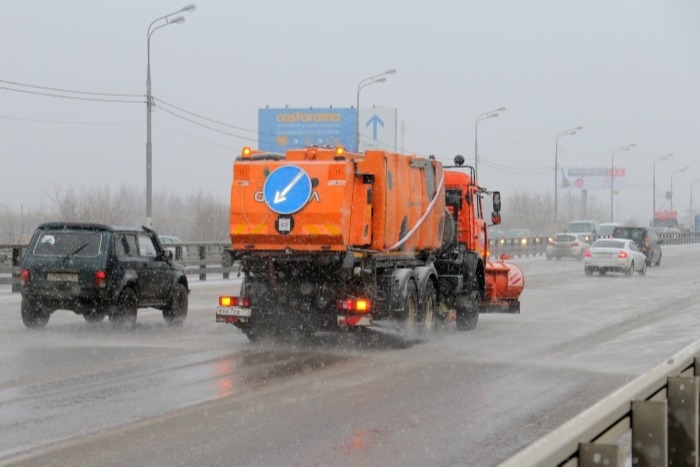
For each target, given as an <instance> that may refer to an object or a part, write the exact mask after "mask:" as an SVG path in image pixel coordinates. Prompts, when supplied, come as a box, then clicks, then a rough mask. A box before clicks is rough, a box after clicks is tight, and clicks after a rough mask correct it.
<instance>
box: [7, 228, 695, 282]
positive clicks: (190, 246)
mask: <svg viewBox="0 0 700 467" xmlns="http://www.w3.org/2000/svg"><path fill="white" fill-rule="evenodd" d="M659 238H660V239H661V240H663V245H681V244H689V243H700V232H675V233H664V234H659ZM547 240H548V239H547V237H527V238H518V239H490V240H489V253H490V255H491V257H492V258H498V257H500V256H501V255H502V254H507V255H509V256H511V257H512V258H520V257H523V256H525V257H528V256H544V255H545V254H546V252H547ZM228 247H229V244H228V243H223V242H183V243H179V244H169V245H166V248H168V249H172V248H174V249H175V259H176V260H178V261H180V262H181V263H182V264H183V265H184V266H185V268H186V269H187V275H197V276H199V280H207V275H211V274H223V275H224V278H225V279H228V278H229V275H230V273H232V272H234V273H237V272H238V267H237V265H225V264H224V263H223V262H222V253H223V251H224V250H225V249H227V248H228ZM26 248H27V245H26V244H0V285H7V284H12V287H13V291H16V290H19V289H18V287H19V264H20V261H21V259H22V254H23V252H24V250H25V249H26ZM183 248H186V249H187V252H188V253H187V258H185V259H184V260H183V259H182V256H183ZM193 252H196V254H195V255H193V254H192V253H193ZM5 256H7V258H4V257H5ZM193 256H194V258H193ZM10 257H11V259H10ZM3 258H4V261H3ZM190 258H193V259H190ZM8 259H10V264H7V262H8V261H7V260H8Z"/></svg>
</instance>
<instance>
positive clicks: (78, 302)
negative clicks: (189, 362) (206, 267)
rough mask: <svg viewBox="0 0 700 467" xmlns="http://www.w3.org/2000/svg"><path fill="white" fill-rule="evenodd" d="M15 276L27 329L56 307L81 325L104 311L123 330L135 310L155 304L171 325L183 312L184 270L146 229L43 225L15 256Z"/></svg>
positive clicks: (43, 320) (185, 296) (102, 315)
mask: <svg viewBox="0 0 700 467" xmlns="http://www.w3.org/2000/svg"><path fill="white" fill-rule="evenodd" d="M20 282H21V292H22V305H21V310H22V321H23V322H24V325H25V326H27V327H28V328H43V327H44V326H46V323H47V322H48V321H49V317H50V316H51V313H53V312H54V311H56V310H59V309H62V310H71V311H74V312H75V313H77V314H79V315H83V318H85V320H86V321H87V322H89V323H96V322H99V321H102V320H103V319H104V318H105V316H108V317H109V320H110V321H111V322H113V323H114V324H115V325H116V326H118V327H123V328H131V327H133V326H134V325H135V323H136V311H137V309H138V308H146V307H153V308H157V309H160V310H162V312H163V318H164V319H165V321H166V322H167V323H168V324H172V325H180V324H182V323H183V322H184V321H185V318H186V317H187V306H188V295H189V287H188V284H187V277H186V276H185V268H184V267H183V266H182V265H181V264H179V263H176V262H174V261H173V254H172V252H170V251H168V250H166V249H165V248H163V246H162V245H161V243H160V241H159V240H158V235H157V234H156V233H155V232H154V231H152V230H150V229H148V228H146V227H139V228H125V227H112V226H108V225H102V224H93V223H76V222H48V223H44V224H42V225H40V226H39V227H38V228H37V230H36V232H34V235H33V236H32V239H31V241H30V242H29V246H28V247H27V251H26V253H25V254H24V257H23V258H22V263H21V269H20Z"/></svg>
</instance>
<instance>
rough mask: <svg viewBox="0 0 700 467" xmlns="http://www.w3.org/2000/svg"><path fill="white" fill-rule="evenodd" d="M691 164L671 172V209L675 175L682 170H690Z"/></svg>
mask: <svg viewBox="0 0 700 467" xmlns="http://www.w3.org/2000/svg"><path fill="white" fill-rule="evenodd" d="M689 168H690V166H688V165H686V166H685V167H682V168H680V169H676V170H674V171H673V172H671V211H673V175H674V174H677V173H681V172H685V171H686V170H688V169H689Z"/></svg>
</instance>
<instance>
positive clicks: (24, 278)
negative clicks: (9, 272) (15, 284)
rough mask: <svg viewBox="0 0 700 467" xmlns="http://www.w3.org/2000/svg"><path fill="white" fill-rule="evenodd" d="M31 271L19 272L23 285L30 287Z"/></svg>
mask: <svg viewBox="0 0 700 467" xmlns="http://www.w3.org/2000/svg"><path fill="white" fill-rule="evenodd" d="M29 279H30V277H29V269H27V268H24V269H22V270H21V271H20V272H19V280H20V282H21V283H22V285H29Z"/></svg>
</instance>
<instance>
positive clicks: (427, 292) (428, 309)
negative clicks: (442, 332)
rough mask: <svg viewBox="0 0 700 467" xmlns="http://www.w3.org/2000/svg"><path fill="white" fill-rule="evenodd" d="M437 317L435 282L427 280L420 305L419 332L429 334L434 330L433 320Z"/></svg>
mask: <svg viewBox="0 0 700 467" xmlns="http://www.w3.org/2000/svg"><path fill="white" fill-rule="evenodd" d="M436 318H437V292H436V291H435V284H433V281H431V280H428V281H427V282H426V283H425V289H424V290H423V302H422V303H421V307H420V322H421V326H420V329H421V333H422V334H426V335H427V334H430V333H432V332H433V331H434V330H435V320H436Z"/></svg>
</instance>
